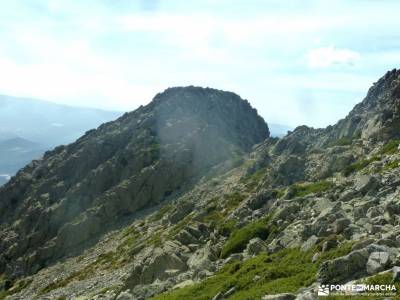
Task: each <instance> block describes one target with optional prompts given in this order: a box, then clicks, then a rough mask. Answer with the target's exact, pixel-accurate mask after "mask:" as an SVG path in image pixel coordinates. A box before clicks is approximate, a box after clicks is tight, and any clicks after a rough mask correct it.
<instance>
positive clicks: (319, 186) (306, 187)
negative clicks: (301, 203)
mask: <svg viewBox="0 0 400 300" xmlns="http://www.w3.org/2000/svg"><path fill="white" fill-rule="evenodd" d="M333 185H334V184H333V183H332V182H330V181H326V180H323V181H318V182H315V183H309V184H294V185H292V187H293V188H294V193H293V198H294V197H304V196H306V195H308V194H313V193H320V192H324V191H327V190H329V189H331V188H332V187H333Z"/></svg>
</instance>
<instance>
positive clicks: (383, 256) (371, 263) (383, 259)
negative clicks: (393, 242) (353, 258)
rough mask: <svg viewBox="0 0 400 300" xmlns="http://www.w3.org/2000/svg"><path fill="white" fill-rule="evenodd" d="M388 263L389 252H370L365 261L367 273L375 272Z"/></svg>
mask: <svg viewBox="0 0 400 300" xmlns="http://www.w3.org/2000/svg"><path fill="white" fill-rule="evenodd" d="M389 264H390V253H389V252H372V253H371V255H370V256H369V258H368V262H367V272H368V274H376V273H378V272H380V271H383V270H385V268H386V267H387V266H388V265H389Z"/></svg>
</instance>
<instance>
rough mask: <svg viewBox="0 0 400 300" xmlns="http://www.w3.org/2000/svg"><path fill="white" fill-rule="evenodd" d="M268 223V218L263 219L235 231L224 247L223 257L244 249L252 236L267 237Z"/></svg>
mask: <svg viewBox="0 0 400 300" xmlns="http://www.w3.org/2000/svg"><path fill="white" fill-rule="evenodd" d="M267 223H268V221H267V220H266V219H262V220H259V221H256V222H252V223H249V224H247V225H246V226H244V227H243V228H240V229H237V230H235V231H233V232H232V234H231V236H230V237H229V239H228V241H227V242H226V243H225V245H224V246H223V248H222V251H221V258H226V257H228V256H229V255H230V254H232V253H237V252H241V251H243V250H244V249H245V248H246V245H247V243H248V242H249V241H250V240H251V239H252V238H255V237H259V238H261V239H266V238H267V237H268V229H267Z"/></svg>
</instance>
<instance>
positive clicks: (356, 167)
mask: <svg viewBox="0 0 400 300" xmlns="http://www.w3.org/2000/svg"><path fill="white" fill-rule="evenodd" d="M378 160H380V157H379V156H377V155H375V156H373V157H371V158H369V159H363V160H359V161H357V162H355V163H352V164H351V165H348V166H347V167H346V168H344V170H343V171H342V174H343V175H344V176H346V177H347V176H349V175H350V174H352V173H354V172H356V171H361V170H362V169H364V168H365V167H367V166H368V165H369V164H370V163H372V162H374V161H378Z"/></svg>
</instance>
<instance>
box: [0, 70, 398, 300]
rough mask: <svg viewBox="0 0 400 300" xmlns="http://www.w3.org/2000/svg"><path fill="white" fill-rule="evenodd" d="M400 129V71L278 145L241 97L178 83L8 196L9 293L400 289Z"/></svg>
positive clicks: (4, 198)
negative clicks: (318, 125)
mask: <svg viewBox="0 0 400 300" xmlns="http://www.w3.org/2000/svg"><path fill="white" fill-rule="evenodd" d="M399 132H400V71H399V70H393V71H390V72H388V73H387V74H386V75H385V76H384V77H382V78H381V79H380V80H378V81H377V82H376V83H375V84H374V85H373V86H372V87H371V89H370V90H369V91H368V94H367V96H366V98H365V99H364V100H363V101H362V102H361V103H360V104H358V105H357V106H356V107H355V108H354V109H353V110H352V111H351V112H350V113H349V114H348V116H347V117H346V118H344V119H343V120H340V121H339V122H338V123H337V124H335V125H333V126H329V127H327V128H324V129H314V128H309V127H307V126H299V127H297V128H296V129H295V130H293V132H289V133H288V134H287V135H286V136H284V137H282V138H272V137H270V136H269V129H268V126H267V124H266V123H265V122H264V120H263V119H262V118H261V117H260V116H258V114H257V111H256V110H255V109H253V108H252V107H251V106H250V104H249V103H248V102H247V101H245V100H242V99H241V98H240V97H239V96H237V95H235V94H233V93H230V92H224V91H219V90H214V89H209V88H206V89H204V88H199V87H182V88H170V89H167V90H166V91H164V92H163V93H161V94H158V95H156V97H155V98H154V99H153V101H152V102H151V103H150V104H148V105H146V106H143V107H140V108H138V109H137V110H135V111H133V112H131V113H127V114H125V115H123V116H122V117H120V118H119V119H117V120H116V121H114V122H109V123H106V124H103V125H101V126H100V127H99V128H98V129H96V130H91V131H89V132H87V133H86V134H85V135H84V136H83V137H81V138H80V139H78V140H77V141H76V142H75V143H72V144H70V145H67V146H60V147H57V148H55V149H54V150H53V151H50V152H47V153H46V154H45V155H44V157H43V158H42V159H40V160H37V161H33V162H31V163H30V164H29V165H27V166H26V167H25V168H23V169H22V170H20V171H19V172H18V173H17V175H16V176H14V177H13V178H12V179H11V180H10V181H9V182H8V183H7V184H6V185H5V186H3V187H1V188H0V216H1V220H0V274H1V275H0V299H1V298H6V299H110V300H111V299H112V300H114V299H118V300H121V299H137V300H139V299H154V300H157V299H164V300H170V299H194V300H195V299H199V300H200V299H210V300H211V299H212V300H217V299H317V289H318V286H319V285H320V284H346V283H365V284H392V285H394V286H395V287H396V288H397V291H399V292H400V283H399V280H400V227H399V224H400V195H399V193H400V179H399V178H400V165H399V164H400V151H399V144H400V140H399V138H400V133H399Z"/></svg>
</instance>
